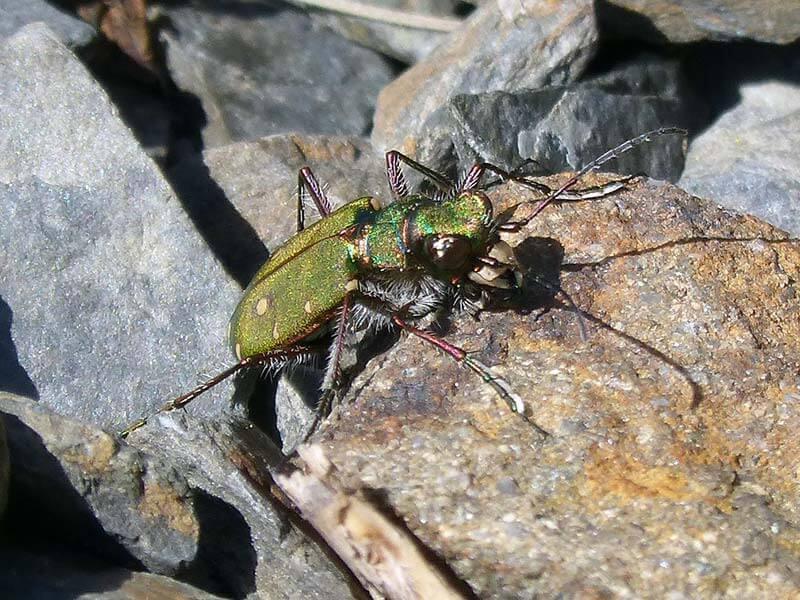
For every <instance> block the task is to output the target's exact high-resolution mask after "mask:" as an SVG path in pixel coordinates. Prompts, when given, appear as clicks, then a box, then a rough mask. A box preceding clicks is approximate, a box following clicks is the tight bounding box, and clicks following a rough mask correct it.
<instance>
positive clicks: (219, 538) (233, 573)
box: [0, 394, 350, 598]
mask: <svg viewBox="0 0 800 600" xmlns="http://www.w3.org/2000/svg"><path fill="white" fill-rule="evenodd" d="M0 414H2V415H3V416H4V418H5V420H6V422H7V424H8V437H9V446H10V454H11V460H12V467H13V470H12V488H11V489H12V493H11V496H10V503H9V517H10V520H12V521H13V522H14V527H15V531H16V537H17V538H20V537H21V538H22V542H21V545H22V547H27V546H31V547H32V549H31V552H33V553H34V554H35V555H37V556H33V557H31V558H30V561H28V560H27V559H26V560H20V564H21V567H20V568H21V572H20V573H18V578H13V579H12V580H13V582H15V585H20V586H23V587H24V586H25V585H26V583H25V582H26V578H25V577H24V574H25V570H26V569H29V568H30V565H29V562H33V563H35V562H36V561H42V560H44V561H53V562H55V563H57V564H58V563H61V562H64V561H65V557H62V556H61V553H62V552H63V550H62V549H63V548H71V549H72V550H76V549H79V550H81V551H82V552H84V553H86V554H87V557H89V556H90V555H93V556H94V557H95V562H97V563H98V564H97V565H91V564H90V565H87V566H86V568H87V569H89V568H90V567H92V568H91V569H90V570H92V571H94V572H95V573H96V576H97V577H98V580H97V582H98V585H100V584H102V582H104V581H106V582H107V583H108V582H109V581H111V580H123V581H124V580H126V579H128V578H130V575H129V574H126V573H123V572H121V571H119V570H116V569H112V568H114V567H125V568H128V569H141V568H142V567H146V568H147V569H148V570H150V571H152V572H154V573H159V574H162V575H170V576H173V577H176V578H177V579H180V580H183V581H188V582H190V583H192V584H194V585H196V586H198V587H200V588H202V589H204V590H208V591H211V592H214V593H219V594H223V595H226V596H233V597H237V598H242V597H245V596H247V595H248V594H251V593H254V592H255V593H262V594H272V593H276V594H277V592H275V590H280V594H283V596H280V595H279V597H287V598H295V597H306V598H324V597H326V596H325V593H326V591H329V592H331V593H332V594H334V597H348V596H349V585H350V584H349V581H348V579H347V577H346V576H345V575H343V573H342V572H341V571H340V570H339V568H338V567H336V566H335V565H334V564H333V563H332V562H331V560H330V559H329V558H327V557H326V556H325V554H324V553H323V552H322V551H321V550H320V548H319V547H318V546H317V545H315V544H314V543H313V542H311V541H309V540H308V539H307V538H306V536H305V535H304V534H303V533H301V532H300V531H298V530H297V529H296V528H295V527H293V526H292V524H291V522H290V521H289V520H288V514H289V513H288V511H286V510H285V509H284V508H283V507H281V506H280V505H279V504H277V502H276V501H275V500H274V498H272V497H271V496H270V491H269V486H270V482H269V475H268V468H274V467H276V466H280V462H281V459H282V457H281V456H280V454H279V453H278V452H277V450H276V449H275V447H274V446H272V445H271V444H270V443H269V442H268V441H266V440H264V436H263V434H258V433H257V432H251V433H249V434H247V431H245V435H244V436H242V435H241V434H240V433H239V432H238V431H235V430H234V429H232V428H231V426H229V425H225V424H217V425H209V426H206V425H204V424H203V422H202V421H196V420H194V419H192V418H191V416H190V415H185V416H183V417H178V416H175V415H173V416H171V417H162V418H158V419H154V420H153V421H152V422H151V423H149V424H148V425H147V426H146V427H145V428H144V429H141V430H139V431H137V432H134V433H133V434H132V435H131V438H130V440H131V444H127V443H123V442H120V441H119V440H118V439H114V438H113V437H111V436H109V435H108V434H106V433H105V432H103V431H100V430H98V429H95V428H93V427H91V426H86V425H81V424H79V423H77V422H75V421H71V420H69V419H65V418H62V417H59V416H58V415H55V414H53V413H51V412H50V411H48V410H47V409H46V408H44V407H43V406H42V405H41V404H37V403H36V402H34V401H31V400H28V399H25V398H20V397H17V396H12V395H10V394H0ZM187 420H188V421H187ZM187 423H188V424H187ZM242 437H243V438H244V442H242V441H237V440H239V439H240V438H242ZM248 440H255V442H257V443H258V447H257V449H255V450H253V449H250V450H248V446H246V445H245V443H246V442H247V441H248ZM251 446H252V444H251ZM26 523H27V525H26ZM36 532H40V535H43V536H45V537H46V539H48V540H50V541H51V542H52V540H54V539H56V540H59V542H60V545H59V546H58V547H57V548H53V547H51V546H47V545H46V544H41V540H40V539H39V538H37V535H36ZM37 540H38V541H39V543H40V545H41V546H42V547H39V546H37V545H36V544H37ZM18 543H20V542H18ZM18 548H19V546H18ZM2 551H3V549H2V547H0V554H1V553H2ZM40 554H41V556H39V555H40ZM70 564H71V563H70V561H69V560H66V564H65V565H64V572H63V573H61V571H59V573H61V574H60V575H59V578H57V579H56V580H53V581H52V582H51V585H52V586H54V587H56V588H58V587H59V586H69V585H73V586H78V585H82V582H83V581H84V580H85V577H86V573H83V574H82V573H81V569H80V568H77V567H80V565H71V567H70ZM25 565H28V566H27V567H25ZM76 568H77V570H76ZM109 569H112V571H109V572H108V573H106V574H103V572H104V571H108V570H109ZM66 573H72V574H73V575H72V577H74V578H72V577H69V576H67V575H66ZM62 576H63V579H61V577H62ZM0 581H2V579H1V576H0ZM151 584H152V586H155V587H152V586H151ZM109 585H110V584H109ZM137 585H138V584H137ZM160 585H162V584H160V583H159V582H158V581H155V582H154V583H153V582H150V583H147V584H146V586H148V587H147V589H158V587H159V586H160ZM175 585H178V586H179V584H177V583H176V584H175ZM2 589H9V588H7V587H5V586H2ZM153 593H154V592H153Z"/></svg>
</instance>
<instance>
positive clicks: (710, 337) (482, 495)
mask: <svg viewBox="0 0 800 600" xmlns="http://www.w3.org/2000/svg"><path fill="white" fill-rule="evenodd" d="M524 193H525V192H524V191H522V190H520V189H519V188H517V187H515V186H507V187H505V188H503V189H502V190H498V191H497V192H496V193H495V194H493V199H494V201H495V202H496V203H497V204H500V205H506V204H508V203H509V202H513V201H515V200H518V199H519V198H520V197H521V196H522V195H523V194H524ZM521 210H524V209H521ZM510 241H511V243H512V245H515V246H516V254H517V257H518V260H519V261H520V263H521V264H522V265H523V266H524V267H527V268H529V269H531V270H532V272H533V273H534V274H538V276H539V277H544V278H545V279H547V280H550V281H558V278H559V276H560V285H561V286H562V287H563V289H564V290H566V291H567V292H568V293H569V294H570V295H571V296H572V298H573V299H574V302H575V304H577V305H578V306H579V307H581V309H582V311H584V312H585V317H584V319H585V321H586V324H587V329H588V337H587V338H586V339H582V337H581V334H580V327H579V321H578V316H577V315H576V314H575V313H574V312H571V311H569V310H565V309H563V307H561V306H550V305H549V304H548V303H547V297H548V295H549V293H546V292H545V290H543V289H542V288H541V287H540V286H538V285H537V284H536V283H531V286H530V289H529V294H528V295H527V296H526V298H527V300H528V304H529V306H528V308H530V309H532V310H533V312H532V314H524V313H525V311H524V310H519V311H515V310H503V311H499V312H493V313H484V314H483V315H482V316H481V319H480V322H473V321H472V320H471V319H469V318H468V317H463V318H459V319H456V320H455V322H454V325H453V327H452V330H451V331H450V333H449V334H448V335H447V339H449V340H450V341H452V342H454V343H456V344H459V345H461V346H463V347H465V348H467V349H470V350H475V351H477V355H476V356H477V357H478V358H479V359H480V360H482V361H483V362H485V363H487V364H489V365H491V366H492V367H493V369H494V371H495V373H496V374H497V375H499V376H501V377H503V378H504V379H505V380H506V381H507V383H508V384H509V385H510V386H511V388H512V389H513V390H514V391H515V392H516V393H517V394H519V395H520V396H521V397H522V399H523V400H524V401H525V402H526V404H527V406H528V410H529V413H530V417H531V418H532V419H533V420H535V422H536V423H538V424H539V425H541V426H542V427H543V428H545V429H546V430H547V431H549V432H550V433H551V435H550V436H549V437H542V436H541V435H540V434H538V433H537V432H536V431H535V430H534V429H533V428H532V427H531V426H530V425H529V424H528V423H526V422H525V421H524V420H523V419H521V418H520V417H519V416H518V415H515V414H513V413H511V412H510V411H509V410H508V409H507V407H506V406H505V404H504V403H503V402H502V401H500V400H499V399H498V397H497V396H496V395H495V393H494V392H493V391H492V390H491V389H490V388H488V387H487V386H486V385H485V384H483V383H482V382H481V381H480V380H479V379H478V378H477V377H475V376H474V375H473V374H472V373H470V372H469V371H467V370H461V369H459V368H458V367H457V366H456V365H455V364H454V363H453V361H452V360H451V359H449V358H447V357H445V356H443V355H441V354H438V353H437V352H436V351H435V350H434V349H432V348H431V347H430V346H427V345H425V344H424V343H423V342H421V341H419V340H417V339H403V340H402V341H401V342H400V343H398V344H396V345H395V346H394V347H393V348H392V349H391V350H390V351H389V352H387V353H385V354H384V355H381V356H380V357H379V358H377V359H375V360H373V361H372V362H371V363H370V364H369V365H368V366H367V368H366V370H365V371H364V372H363V373H362V374H361V375H360V376H359V377H358V378H357V380H356V381H355V383H354V385H353V387H352V389H351V391H350V393H349V394H348V398H347V399H346V400H345V401H344V402H343V403H342V405H341V406H340V409H339V412H338V418H336V417H335V418H333V419H332V421H331V422H330V425H329V427H328V428H327V429H326V430H323V431H322V432H321V433H320V434H319V435H318V436H317V441H319V442H320V443H322V444H323V447H324V448H325V452H326V455H327V457H328V459H330V460H331V461H332V462H333V464H334V466H335V467H336V468H337V469H338V470H339V473H340V476H342V477H343V478H345V480H346V481H348V483H349V484H350V486H351V487H352V488H367V489H369V490H371V492H372V494H373V495H374V496H376V497H380V498H382V500H383V501H384V502H385V503H386V504H387V505H388V507H389V508H390V510H393V511H395V512H396V513H397V514H398V515H399V516H400V518H402V519H403V521H405V522H406V523H407V524H408V526H409V527H410V528H411V530H412V531H413V532H414V533H415V534H416V535H417V536H418V537H419V538H420V540H421V541H422V542H423V543H424V544H425V545H426V546H428V547H429V548H430V549H432V550H433V551H434V552H435V553H436V554H437V555H438V556H440V557H441V558H442V559H443V560H444V561H445V562H446V563H447V564H448V565H449V566H450V567H451V568H452V569H453V570H454V571H455V573H456V574H457V575H458V576H459V577H460V578H462V579H463V580H464V581H466V582H467V583H468V584H469V585H470V586H471V587H472V589H473V590H474V591H475V593H476V594H477V595H478V596H479V597H482V598H512V597H514V598H518V597H531V596H534V595H536V596H538V595H541V596H550V595H555V594H568V595H575V596H591V597H606V596H631V597H668V596H670V594H672V595H673V596H674V597H718V596H719V595H727V596H730V597H763V596H765V595H773V596H782V597H789V596H793V595H796V594H798V593H799V592H800V577H798V573H800V554H799V553H798V551H797V549H798V547H800V546H798V544H800V512H799V511H798V502H797V499H798V494H800V487H799V486H798V473H797V464H798V462H799V461H800V444H798V438H797V436H796V431H797V430H798V427H800V381H798V376H797V374H798V369H800V349H799V348H798V345H797V339H798V335H800V300H799V299H798V295H797V289H796V285H797V281H798V279H800V242H797V241H787V235H786V234H785V233H783V232H781V231H779V230H776V229H774V228H772V227H771V226H769V225H767V224H765V223H763V222H761V221H758V220H756V219H754V218H751V217H746V216H740V215H737V214H734V213H731V212H728V211H725V210H722V209H719V208H715V207H714V206H713V205H711V204H710V203H708V202H707V201H703V200H700V199H697V198H694V197H691V196H689V195H688V194H686V193H685V192H682V191H681V190H679V189H677V188H674V187H672V186H670V185H668V184H663V183H658V182H652V181H642V182H640V183H638V184H635V185H632V186H631V188H630V189H629V190H627V191H624V192H621V193H619V194H617V195H615V196H613V197H608V198H605V199H602V200H597V201H592V202H581V203H575V204H571V203H570V204H564V205H561V206H558V207H551V208H550V209H548V210H547V211H545V213H543V214H542V215H541V216H540V217H539V218H537V219H536V220H535V221H534V222H533V223H532V224H531V227H529V228H528V230H527V231H524V232H521V233H519V234H515V235H514V236H512V237H511V238H510ZM562 253H563V256H562ZM559 274H560V275H559ZM543 301H544V302H545V306H546V308H537V307H538V306H541V304H542V302H543ZM556 304H559V302H558V301H556ZM523 308H524V307H523Z"/></svg>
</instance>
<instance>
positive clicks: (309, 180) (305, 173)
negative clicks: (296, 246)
mask: <svg viewBox="0 0 800 600" xmlns="http://www.w3.org/2000/svg"><path fill="white" fill-rule="evenodd" d="M306 192H307V193H308V195H309V196H311V199H312V200H313V201H314V206H316V207H317V211H318V212H319V216H320V217H322V218H325V217H327V216H328V215H329V214H331V212H332V211H333V209H332V208H331V203H330V200H328V196H327V195H326V194H325V190H324V189H323V187H322V186H321V185H320V184H319V181H317V178H316V176H315V175H314V173H313V171H312V170H311V169H310V168H308V167H303V168H302V169H300V171H299V172H298V173H297V232H298V233H300V232H301V231H303V229H305V226H306V224H305V216H306V215H305V204H304V202H303V200H304V199H305V193H306Z"/></svg>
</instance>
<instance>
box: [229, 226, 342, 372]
mask: <svg viewBox="0 0 800 600" xmlns="http://www.w3.org/2000/svg"><path fill="white" fill-rule="evenodd" d="M350 246H351V242H349V241H348V240H346V239H344V238H342V237H339V236H333V237H328V238H323V239H321V240H319V241H317V242H315V243H312V244H311V245H309V246H307V247H306V248H305V249H304V250H303V251H301V252H299V253H297V254H295V255H294V256H293V257H292V259H291V260H290V261H288V262H285V263H284V264H283V265H279V266H277V267H276V268H274V269H273V270H271V271H270V272H268V273H267V274H266V276H264V277H262V278H261V279H260V280H254V282H253V283H252V284H251V285H250V286H249V287H248V288H247V290H246V292H245V294H244V297H243V298H242V301H241V302H240V303H239V306H238V307H237V308H236V311H235V312H234V313H233V317H232V319H231V332H230V342H231V346H232V347H233V350H234V352H235V353H236V356H237V358H239V359H242V358H246V357H249V356H257V355H260V354H264V353H265V352H270V351H272V350H276V349H279V348H285V347H287V346H289V345H291V344H293V343H295V342H297V341H298V340H301V339H303V338H304V337H306V336H307V335H309V334H311V333H313V332H314V331H316V330H317V329H319V328H320V327H321V326H323V325H324V324H325V323H327V321H328V320H330V318H331V316H332V315H333V313H334V312H335V311H336V309H337V308H338V307H339V306H341V305H342V302H343V300H344V296H345V294H346V293H347V291H348V284H350V282H351V281H352V280H353V279H355V277H356V275H357V273H358V269H357V266H356V265H355V264H354V263H353V261H352V259H351V258H350ZM270 262H271V261H270ZM351 285H352V284H351Z"/></svg>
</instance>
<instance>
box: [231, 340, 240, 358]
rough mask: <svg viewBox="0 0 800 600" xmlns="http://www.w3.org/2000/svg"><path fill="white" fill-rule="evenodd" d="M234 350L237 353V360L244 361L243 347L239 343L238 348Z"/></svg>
mask: <svg viewBox="0 0 800 600" xmlns="http://www.w3.org/2000/svg"><path fill="white" fill-rule="evenodd" d="M233 350H234V352H236V358H237V359H238V360H242V345H241V344H240V343H238V342H237V343H236V347H235V348H234V349H233Z"/></svg>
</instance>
